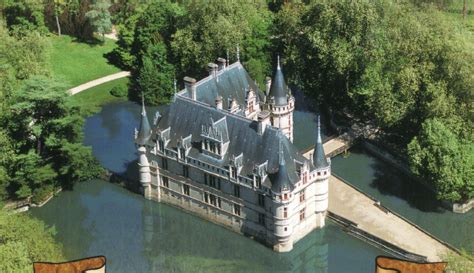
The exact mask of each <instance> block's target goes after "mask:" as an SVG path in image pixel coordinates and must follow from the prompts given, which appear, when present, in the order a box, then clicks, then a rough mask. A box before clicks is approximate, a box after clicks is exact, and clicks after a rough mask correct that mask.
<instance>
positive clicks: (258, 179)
mask: <svg viewBox="0 0 474 273" xmlns="http://www.w3.org/2000/svg"><path fill="white" fill-rule="evenodd" d="M255 187H256V188H257V189H261V188H262V177H261V176H259V175H257V176H255Z"/></svg>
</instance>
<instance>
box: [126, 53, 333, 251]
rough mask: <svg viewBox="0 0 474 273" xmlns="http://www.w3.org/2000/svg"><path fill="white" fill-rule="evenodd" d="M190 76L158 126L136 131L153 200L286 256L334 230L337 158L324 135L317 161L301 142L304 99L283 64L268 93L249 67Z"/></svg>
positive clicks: (146, 191) (225, 66)
mask: <svg viewBox="0 0 474 273" xmlns="http://www.w3.org/2000/svg"><path fill="white" fill-rule="evenodd" d="M208 70H209V76H208V77H206V78H204V79H202V80H200V81H196V80H195V79H193V78H190V77H185V78H184V84H185V89H183V90H181V91H180V92H177V93H176V94H175V96H174V99H173V102H172V104H171V105H170V107H169V108H168V109H167V111H166V113H163V115H160V113H157V114H156V115H155V119H154V121H153V126H150V123H149V121H148V118H147V115H146V111H145V106H144V105H143V108H142V114H141V123H140V128H139V130H138V131H136V133H135V143H136V145H137V148H138V152H139V163H138V165H139V172H140V183H141V185H142V188H143V195H144V196H145V198H147V199H152V200H155V201H158V202H165V203H169V204H172V205H175V206H178V207H180V208H183V209H185V210H187V211H190V212H193V213H195V214H197V215H199V216H201V217H203V218H205V219H208V220H210V221H212V222H215V223H218V224H221V225H223V226H226V227H228V228H230V229H232V230H234V231H236V232H239V233H242V234H245V235H248V236H252V237H254V238H255V239H256V240H258V241H261V242H263V243H264V244H266V245H268V246H271V247H272V248H273V249H274V250H275V251H278V252H286V251H290V250H291V249H292V248H293V245H294V243H296V242H297V241H298V240H300V239H302V238H303V237H304V236H305V235H307V234H308V233H310V232H311V231H312V230H314V229H316V228H320V227H323V226H324V224H325V217H326V211H327V208H328V181H329V176H330V175H331V166H330V161H329V160H328V159H327V158H326V156H325V154H324V150H323V145H322V141H321V135H320V126H319V120H318V131H317V133H316V135H315V144H316V146H315V150H314V154H313V156H312V160H308V159H306V158H305V157H303V156H302V154H301V153H300V152H299V151H298V150H297V148H296V147H295V146H294V145H293V143H292V141H293V112H294V110H295V100H294V97H293V96H292V94H291V91H290V89H289V88H288V86H287V84H286V82H285V78H284V75H283V71H282V69H281V66H280V61H279V59H278V64H277V67H276V70H275V73H274V76H273V78H267V80H266V90H265V92H263V91H261V90H260V89H259V88H258V86H257V85H256V83H255V82H254V81H253V80H252V79H251V78H250V76H249V75H248V73H247V71H246V70H245V69H244V67H243V66H242V64H241V63H240V61H237V62H235V63H233V64H229V63H228V62H227V61H226V60H225V59H223V58H219V59H218V63H217V64H215V63H210V64H209V65H208Z"/></svg>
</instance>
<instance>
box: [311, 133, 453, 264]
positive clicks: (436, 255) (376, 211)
mask: <svg viewBox="0 0 474 273" xmlns="http://www.w3.org/2000/svg"><path fill="white" fill-rule="evenodd" d="M353 140H354V138H352V137H349V136H348V135H347V134H343V135H341V136H339V137H336V138H333V139H331V140H329V141H327V142H325V143H324V151H325V153H326V155H327V156H328V157H332V156H335V155H337V154H338V153H341V152H342V151H344V150H345V149H348V148H349V147H350V145H351V144H352V142H353ZM312 154H313V149H310V150H309V151H306V152H304V154H303V155H304V156H305V157H306V158H309V159H310V158H311V157H312ZM329 212H330V213H332V214H335V215H336V216H339V217H342V218H344V219H346V220H349V221H351V222H353V223H354V226H355V227H356V228H358V229H361V230H363V231H365V232H367V233H368V234H370V235H371V236H375V237H378V238H380V239H382V240H384V241H386V242H388V243H390V244H393V245H395V246H397V247H399V248H401V249H403V250H405V251H408V252H411V253H414V254H418V255H422V256H425V257H427V259H428V260H429V261H440V260H441V256H442V255H443V254H445V253H447V252H449V251H450V248H448V247H447V246H446V245H445V244H443V243H442V242H441V241H439V240H437V239H436V238H435V237H434V236H430V235H429V234H428V233H426V232H424V231H423V230H421V228H417V227H416V226H415V225H413V224H412V223H410V222H408V221H407V220H405V219H403V218H402V217H400V216H398V215H396V214H394V213H392V212H391V211H390V210H388V209H386V208H385V207H383V206H381V204H380V203H378V202H376V201H375V200H374V199H372V198H370V197H369V196H367V195H366V194H364V193H362V192H360V191H358V190H357V189H356V188H354V187H352V186H350V185H349V184H348V183H346V182H344V181H342V179H340V178H337V177H336V176H334V175H332V176H331V177H330V179H329Z"/></svg>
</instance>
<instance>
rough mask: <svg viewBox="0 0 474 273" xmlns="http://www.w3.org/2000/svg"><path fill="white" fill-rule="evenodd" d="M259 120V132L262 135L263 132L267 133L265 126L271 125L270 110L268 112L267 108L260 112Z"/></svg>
mask: <svg viewBox="0 0 474 273" xmlns="http://www.w3.org/2000/svg"><path fill="white" fill-rule="evenodd" d="M257 121H258V128H257V134H259V135H261V136H262V135H263V133H265V128H266V127H267V125H270V112H268V111H267V110H263V111H261V112H260V113H258V116H257Z"/></svg>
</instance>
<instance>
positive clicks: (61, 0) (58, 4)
mask: <svg viewBox="0 0 474 273" xmlns="http://www.w3.org/2000/svg"><path fill="white" fill-rule="evenodd" d="M53 5H54V18H55V20H56V27H57V30H58V35H59V36H61V24H60V23H59V15H61V14H62V13H63V12H64V9H65V7H66V5H67V0H53Z"/></svg>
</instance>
